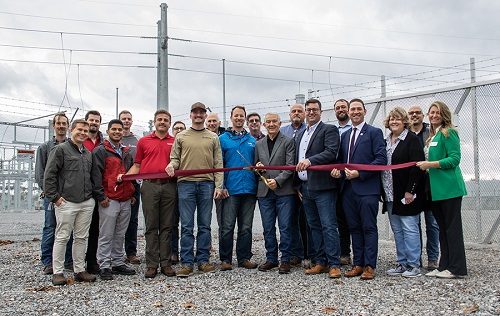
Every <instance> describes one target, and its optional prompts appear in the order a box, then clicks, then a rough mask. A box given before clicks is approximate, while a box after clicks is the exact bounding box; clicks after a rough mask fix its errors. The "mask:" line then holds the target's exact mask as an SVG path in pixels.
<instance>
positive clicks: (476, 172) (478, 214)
mask: <svg viewBox="0 0 500 316" xmlns="http://www.w3.org/2000/svg"><path fill="white" fill-rule="evenodd" d="M470 80H471V82H476V65H475V59H474V57H472V58H471V59H470ZM470 100H471V106H472V107H471V110H472V144H473V148H474V183H475V188H476V192H475V197H474V200H475V202H476V203H475V204H476V232H477V235H476V239H477V242H481V241H482V231H483V228H482V218H481V182H480V177H481V175H480V173H479V142H478V126H477V99H476V87H471V90H470Z"/></svg>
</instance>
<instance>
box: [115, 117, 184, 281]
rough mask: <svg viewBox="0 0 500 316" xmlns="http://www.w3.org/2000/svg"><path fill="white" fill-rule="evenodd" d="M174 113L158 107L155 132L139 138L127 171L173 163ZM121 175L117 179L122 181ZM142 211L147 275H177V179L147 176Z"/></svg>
mask: <svg viewBox="0 0 500 316" xmlns="http://www.w3.org/2000/svg"><path fill="white" fill-rule="evenodd" d="M171 119H172V117H171V115H170V113H169V112H168V111H166V110H162V109H160V110H158V111H156V113H155V116H154V124H155V131H153V133H151V135H147V136H144V137H142V138H141V139H139V142H138V143H137V152H136V154H135V160H134V165H133V166H132V167H131V168H130V170H129V171H128V172H127V174H138V173H154V172H165V167H166V166H167V165H168V163H170V151H171V150H172V145H173V143H174V137H173V136H170V135H169V134H168V129H169V128H170V124H171V123H170V122H171ZM121 176H122V175H118V181H121ZM141 199H142V210H143V212H144V220H145V221H146V229H145V233H144V237H145V238H146V267H147V270H146V273H145V275H144V276H145V277H146V278H154V277H155V276H156V275H157V273H158V266H160V267H161V273H163V274H164V275H166V276H175V271H174V270H173V269H172V266H171V265H172V263H171V262H170V251H171V241H172V226H173V219H174V207H175V205H176V203H177V179H176V178H169V179H147V180H144V181H143V183H142V189H141Z"/></svg>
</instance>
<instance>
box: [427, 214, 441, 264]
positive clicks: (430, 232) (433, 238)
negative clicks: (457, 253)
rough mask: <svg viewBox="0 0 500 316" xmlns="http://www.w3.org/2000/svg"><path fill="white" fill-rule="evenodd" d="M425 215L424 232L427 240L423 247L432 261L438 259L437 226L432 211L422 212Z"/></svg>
mask: <svg viewBox="0 0 500 316" xmlns="http://www.w3.org/2000/svg"><path fill="white" fill-rule="evenodd" d="M424 217H425V234H426V236H427V242H426V245H425V249H426V250H427V259H428V260H432V261H438V259H439V226H438V223H437V222H436V219H435V218H434V215H432V211H431V210H428V211H425V212H424Z"/></svg>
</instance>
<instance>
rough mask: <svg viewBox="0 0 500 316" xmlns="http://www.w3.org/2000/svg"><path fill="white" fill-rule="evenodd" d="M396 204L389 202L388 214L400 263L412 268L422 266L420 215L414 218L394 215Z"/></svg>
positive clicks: (413, 216)
mask: <svg viewBox="0 0 500 316" xmlns="http://www.w3.org/2000/svg"><path fill="white" fill-rule="evenodd" d="M393 206H394V202H387V213H388V214H389V222H390V223H391V228H392V232H393V233H394V240H395V242H396V253H397V255H398V263H399V264H402V265H409V266H412V267H419V266H420V255H421V251H422V248H421V243H420V229H419V226H418V224H419V222H420V214H418V215H412V216H400V215H394V214H392V208H393Z"/></svg>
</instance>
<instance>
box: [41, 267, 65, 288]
mask: <svg viewBox="0 0 500 316" xmlns="http://www.w3.org/2000/svg"><path fill="white" fill-rule="evenodd" d="M53 273H54V268H53V267H52V264H48V265H46V266H45V267H43V274H46V275H50V274H53ZM64 284H66V283H64Z"/></svg>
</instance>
